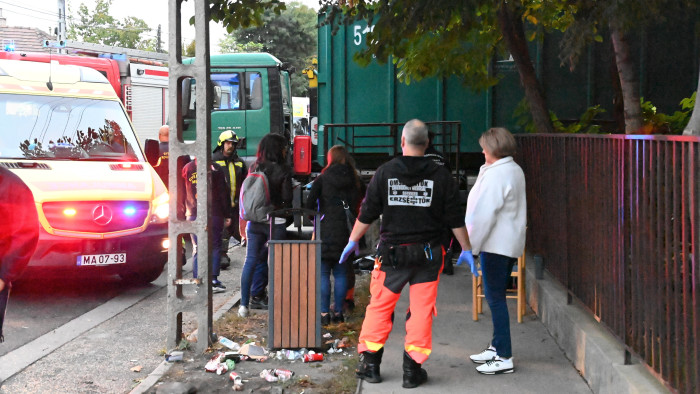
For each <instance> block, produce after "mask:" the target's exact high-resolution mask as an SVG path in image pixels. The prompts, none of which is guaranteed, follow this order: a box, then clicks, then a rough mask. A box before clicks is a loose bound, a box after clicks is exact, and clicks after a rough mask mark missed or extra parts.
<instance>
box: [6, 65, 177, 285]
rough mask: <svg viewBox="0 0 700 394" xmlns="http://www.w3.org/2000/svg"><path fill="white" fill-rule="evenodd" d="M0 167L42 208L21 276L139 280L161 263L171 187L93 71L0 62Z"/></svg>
mask: <svg viewBox="0 0 700 394" xmlns="http://www.w3.org/2000/svg"><path fill="white" fill-rule="evenodd" d="M153 142H155V141H153ZM156 145H157V143H156ZM151 150H152V149H149V147H147V151H149V155H150V151H151ZM156 150H157V148H156ZM0 165H2V166H4V167H6V168H9V169H10V170H11V171H13V172H14V173H15V174H17V175H18V176H19V177H20V178H22V180H23V181H24V182H25V183H26V184H27V185H28V186H29V188H30V189H31V190H32V192H33V194H34V199H35V202H36V209H37V211H38V213H39V221H40V226H41V234H40V238H39V245H38V246H37V249H36V251H35V253H34V255H33V256H32V259H31V261H30V263H29V266H28V269H27V272H25V277H26V276H28V275H31V272H32V271H33V270H34V269H39V270H43V271H52V270H60V271H63V270H65V271H68V272H71V273H74V272H76V271H77V272H84V273H89V274H105V275H113V274H118V275H120V276H121V277H122V278H124V279H125V280H128V281H137V282H142V283H143V282H150V281H152V280H154V279H156V278H157V277H158V276H159V275H160V274H161V272H162V271H163V267H164V265H165V262H166V261H167V249H168V209H169V207H168V200H169V199H168V192H167V190H166V188H165V186H164V185H163V182H162V181H161V180H160V178H159V177H158V175H156V173H155V171H154V170H153V168H152V167H151V165H150V164H149V163H148V161H147V160H146V157H145V155H144V153H143V151H142V150H141V147H140V145H139V143H138V140H137V138H136V135H135V134H134V130H133V127H132V124H131V122H130V120H129V117H128V116H127V113H126V111H125V109H124V107H123V105H122V103H121V102H120V101H119V98H118V97H117V96H116V94H115V93H114V90H113V89H112V87H111V85H110V84H109V82H108V81H107V79H106V78H105V77H104V76H102V75H101V74H100V73H99V72H97V71H95V70H93V69H90V68H86V67H78V66H65V65H58V64H57V63H55V62H54V63H34V62H26V61H24V62H20V61H15V60H0Z"/></svg>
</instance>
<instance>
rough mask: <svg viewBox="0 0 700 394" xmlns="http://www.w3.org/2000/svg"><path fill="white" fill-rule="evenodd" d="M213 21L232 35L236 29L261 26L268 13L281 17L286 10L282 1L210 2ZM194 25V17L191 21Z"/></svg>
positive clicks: (229, 0)
mask: <svg viewBox="0 0 700 394" xmlns="http://www.w3.org/2000/svg"><path fill="white" fill-rule="evenodd" d="M209 5H210V12H211V19H212V20H213V21H214V22H220V23H221V24H222V25H223V26H224V27H226V30H227V31H228V32H229V33H231V32H233V31H234V30H236V29H241V28H248V27H251V26H260V25H261V24H262V23H263V16H264V15H265V13H266V12H272V13H274V14H277V15H279V14H280V13H281V12H282V11H284V10H285V9H286V6H285V4H284V3H283V2H282V1H281V0H233V1H232V0H209ZM190 23H191V24H194V16H193V17H192V18H191V19H190Z"/></svg>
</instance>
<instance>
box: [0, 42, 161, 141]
mask: <svg viewBox="0 0 700 394" xmlns="http://www.w3.org/2000/svg"><path fill="white" fill-rule="evenodd" d="M66 48H68V50H70V51H72V52H74V54H48V53H32V52H21V51H18V52H16V51H3V50H0V59H8V60H25V61H32V62H41V63H49V62H50V61H56V62H58V63H59V64H68V65H77V66H84V67H90V68H92V69H95V70H97V71H99V72H100V73H101V74H102V75H104V76H105V77H106V78H107V80H108V81H109V83H110V84H111V85H112V87H113V88H114V91H115V92H116V93H117V96H119V98H120V99H121V100H122V102H123V103H124V106H125V107H126V110H127V113H128V114H129V116H130V117H131V122H132V123H133V125H134V129H135V131H136V135H137V136H138V138H139V140H140V141H141V143H142V144H143V142H144V141H145V140H146V139H147V138H151V139H155V138H157V133H158V128H160V126H161V125H163V124H165V123H166V122H167V120H168V116H167V115H168V113H167V109H168V68H167V67H166V66H164V64H163V62H164V61H167V58H168V55H167V54H162V53H153V52H146V51H138V50H133V49H128V48H119V47H113V46H107V45H99V44H86V43H78V42H71V41H68V42H67V44H66Z"/></svg>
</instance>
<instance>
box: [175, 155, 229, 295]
mask: <svg viewBox="0 0 700 394" xmlns="http://www.w3.org/2000/svg"><path fill="white" fill-rule="evenodd" d="M182 177H183V178H185V191H186V197H185V208H186V217H187V220H195V219H197V159H195V160H194V161H191V162H189V163H187V165H185V166H184V167H183V168H182ZM211 183H212V185H211V190H210V193H212V199H211V201H212V211H213V212H212V213H211V226H212V252H211V256H212V263H211V266H212V275H211V277H212V281H211V287H212V291H213V292H214V293H223V292H224V291H226V286H224V285H223V283H221V281H219V274H220V273H221V267H220V265H219V263H220V261H221V233H222V231H223V228H224V226H226V225H228V224H230V223H231V217H232V216H233V212H232V211H231V197H230V196H229V194H228V188H227V187H226V180H225V179H224V172H223V170H222V168H221V166H219V165H218V164H216V163H212V164H211ZM192 244H193V247H194V256H193V258H192V260H193V263H192V275H193V276H194V277H195V278H196V277H197V274H198V269H197V237H196V236H194V235H193V236H192Z"/></svg>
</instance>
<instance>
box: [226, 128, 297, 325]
mask: <svg viewBox="0 0 700 394" xmlns="http://www.w3.org/2000/svg"><path fill="white" fill-rule="evenodd" d="M288 150H289V146H288V144H287V139H286V138H284V137H283V136H282V135H280V134H273V133H269V134H266V135H265V136H264V137H263V138H262V139H261V140H260V143H259V144H258V152H257V155H256V159H255V162H254V163H253V164H252V165H251V166H250V170H249V172H254V171H262V172H264V173H265V175H266V176H267V180H268V183H269V187H270V200H271V202H272V205H274V207H275V210H277V209H282V208H291V206H292V167H290V165H289V164H287V152H288ZM274 220H275V222H274V223H273V224H272V231H273V233H272V234H270V223H263V222H260V223H258V222H248V227H247V229H246V233H247V234H248V245H246V257H245V263H243V272H242V273H241V304H240V306H239V307H238V316H241V317H247V316H248V313H249V306H250V298H251V297H250V294H251V286H252V284H253V283H252V282H253V273H254V272H256V271H257V270H256V267H258V266H259V265H264V267H263V268H264V271H265V278H267V272H268V271H267V270H268V267H267V250H268V249H267V241H268V240H269V239H270V238H271V237H272V238H273V239H285V238H286V232H287V230H286V228H287V226H286V219H285V218H274ZM265 283H266V284H267V280H265Z"/></svg>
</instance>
